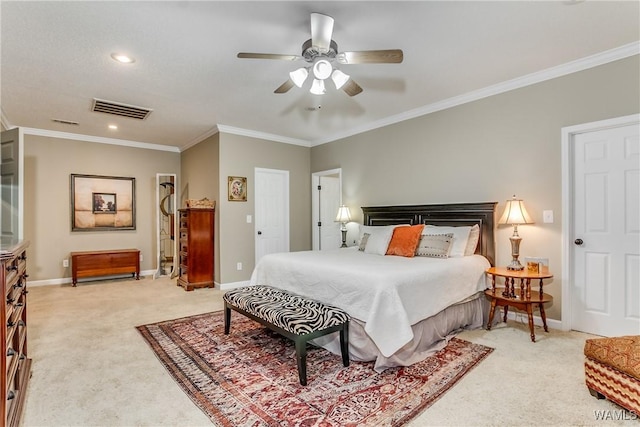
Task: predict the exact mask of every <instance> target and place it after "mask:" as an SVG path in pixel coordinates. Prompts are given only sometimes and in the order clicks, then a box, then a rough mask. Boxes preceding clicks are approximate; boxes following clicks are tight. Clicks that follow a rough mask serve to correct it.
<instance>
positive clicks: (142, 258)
mask: <svg viewBox="0 0 640 427" xmlns="http://www.w3.org/2000/svg"><path fill="white" fill-rule="evenodd" d="M142 261H144V257H143V256H142V252H140V262H142Z"/></svg>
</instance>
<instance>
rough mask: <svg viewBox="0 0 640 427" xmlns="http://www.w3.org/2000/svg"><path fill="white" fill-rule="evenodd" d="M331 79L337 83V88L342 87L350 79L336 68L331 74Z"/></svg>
mask: <svg viewBox="0 0 640 427" xmlns="http://www.w3.org/2000/svg"><path fill="white" fill-rule="evenodd" d="M331 80H333V83H335V85H336V89H340V88H341V87H342V86H344V84H345V83H346V82H347V81H348V80H349V76H348V75H347V74H345V73H343V72H342V71H340V70H334V71H333V73H332V74H331Z"/></svg>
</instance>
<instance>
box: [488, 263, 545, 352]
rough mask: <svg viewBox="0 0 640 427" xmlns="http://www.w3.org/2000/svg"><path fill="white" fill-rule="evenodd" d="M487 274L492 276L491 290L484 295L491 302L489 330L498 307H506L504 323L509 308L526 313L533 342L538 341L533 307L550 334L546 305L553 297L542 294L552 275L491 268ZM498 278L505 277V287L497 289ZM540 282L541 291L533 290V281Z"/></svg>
mask: <svg viewBox="0 0 640 427" xmlns="http://www.w3.org/2000/svg"><path fill="white" fill-rule="evenodd" d="M487 274H489V275H490V276H491V288H490V289H487V290H485V291H484V294H485V295H486V296H487V297H488V298H489V299H490V300H491V311H489V323H488V324H487V330H491V324H492V323H493V316H494V314H495V311H496V306H498V307H504V318H503V321H504V322H506V321H507V313H508V311H509V306H511V307H513V308H517V309H518V310H522V311H526V312H527V316H528V318H529V331H530V332H531V341H533V342H535V341H536V335H535V333H534V331H533V307H534V306H537V307H538V309H539V310H540V317H542V324H543V325H544V331H545V332H549V329H548V328H547V315H546V314H545V312H544V304H545V303H547V302H551V301H553V297H552V296H551V295H549V294H545V293H544V292H542V285H543V284H544V282H543V280H544V279H551V278H553V274H551V273H548V272H547V273H536V272H531V271H527V270H526V269H525V270H508V269H506V268H503V267H491V268H489V269H487ZM496 277H504V287H496ZM517 279H520V289H518V288H517V287H516V280H517ZM532 280H539V282H540V290H539V291H532V290H531V281H532Z"/></svg>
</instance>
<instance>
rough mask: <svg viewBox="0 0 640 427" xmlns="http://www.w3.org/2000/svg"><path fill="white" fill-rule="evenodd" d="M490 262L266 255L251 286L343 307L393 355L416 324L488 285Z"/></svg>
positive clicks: (336, 253)
mask: <svg viewBox="0 0 640 427" xmlns="http://www.w3.org/2000/svg"><path fill="white" fill-rule="evenodd" d="M489 267H490V265H489V262H488V261H487V259H486V258H484V257H482V256H480V255H473V256H467V257H462V258H448V259H438V258H428V257H414V258H405V257H400V256H381V255H374V254H365V253H363V252H360V251H358V250H357V248H346V249H337V250H331V251H303V252H288V253H278V254H271V255H267V256H264V257H263V258H262V259H261V260H260V261H259V262H258V265H257V266H256V268H255V270H254V271H253V274H252V275H251V284H252V285H257V284H260V285H268V286H273V287H276V288H280V289H284V290H288V291H291V292H294V293H297V294H299V295H304V296H307V297H310V298H314V299H316V300H318V301H322V302H325V303H327V304H331V305H334V306H336V307H340V308H342V309H343V310H345V311H346V312H347V313H349V314H350V315H351V316H352V317H354V318H356V319H359V320H361V321H363V322H364V323H365V331H366V333H367V334H368V335H369V336H370V337H371V339H372V340H373V342H374V343H375V344H376V345H377V346H378V348H379V349H380V352H381V353H382V354H383V355H385V356H390V355H392V354H393V353H395V352H396V351H397V350H398V349H400V348H401V347H402V346H404V345H405V344H406V343H408V342H409V341H411V340H412V339H413V332H412V330H411V325H413V324H415V323H417V322H419V321H421V320H423V319H426V318H428V317H431V316H433V315H435V314H437V313H438V312H440V311H441V310H443V309H444V308H446V307H448V306H450V305H452V304H455V303H458V302H460V301H463V300H465V299H467V298H469V297H471V296H473V295H474V294H476V293H477V292H479V291H482V290H484V289H485V274H484V272H485V270H486V269H487V268H489Z"/></svg>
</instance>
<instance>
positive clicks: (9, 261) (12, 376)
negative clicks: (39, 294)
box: [0, 242, 31, 426]
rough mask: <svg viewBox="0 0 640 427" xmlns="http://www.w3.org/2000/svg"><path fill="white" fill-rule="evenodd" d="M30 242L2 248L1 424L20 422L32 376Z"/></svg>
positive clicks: (3, 245)
mask: <svg viewBox="0 0 640 427" xmlns="http://www.w3.org/2000/svg"><path fill="white" fill-rule="evenodd" d="M27 246H28V243H27V242H15V243H8V244H5V243H4V242H2V245H1V249H0V264H1V268H0V282H1V283H2V292H3V295H5V308H4V309H3V310H0V312H1V313H0V321H1V322H2V326H1V327H0V330H1V331H2V338H1V339H0V341H1V342H2V351H3V353H4V354H5V355H6V357H0V359H1V360H2V364H3V365H4V366H2V368H1V369H0V371H1V372H2V383H3V384H4V386H3V387H2V390H1V391H0V400H1V401H2V408H3V411H2V412H3V413H4V418H3V422H2V424H1V425H3V426H5V425H7V426H17V425H18V424H19V423H20V415H21V414H22V409H23V406H24V401H25V397H26V390H27V384H28V382H29V378H30V377H31V359H29V358H28V357H27V355H28V353H27V254H26V248H27Z"/></svg>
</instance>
